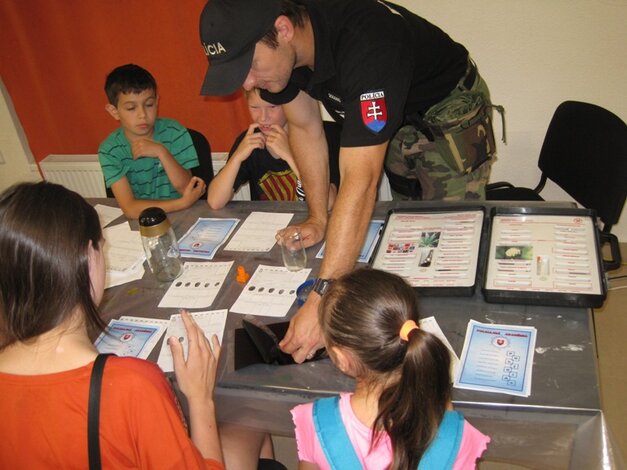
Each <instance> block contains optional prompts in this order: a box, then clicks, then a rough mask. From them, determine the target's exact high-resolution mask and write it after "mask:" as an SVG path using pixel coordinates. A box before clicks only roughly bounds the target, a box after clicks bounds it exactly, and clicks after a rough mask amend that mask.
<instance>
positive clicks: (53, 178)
mask: <svg viewBox="0 0 627 470" xmlns="http://www.w3.org/2000/svg"><path fill="white" fill-rule="evenodd" d="M39 167H40V168H41V172H42V173H43V176H44V179H45V180H46V181H50V182H52V183H58V184H61V185H63V186H65V187H66V188H68V189H71V190H72V191H76V192H77V193H78V194H80V195H81V196H83V197H107V192H106V191H105V185H104V179H103V177H102V170H101V169H100V163H99V162H98V155H48V156H47V157H46V158H44V159H43V160H42V161H41V162H39Z"/></svg>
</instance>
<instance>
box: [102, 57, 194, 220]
mask: <svg viewBox="0 0 627 470" xmlns="http://www.w3.org/2000/svg"><path fill="white" fill-rule="evenodd" d="M105 92H106V94H107V98H108V100H109V103H108V104H107V105H106V106H105V109H106V110H107V112H108V113H109V114H110V115H111V116H112V117H113V118H114V119H115V120H116V121H119V123H120V127H119V128H118V129H116V130H115V131H113V132H112V133H111V134H110V135H109V136H108V137H107V138H106V139H105V140H104V142H102V144H101V145H100V148H99V149H98V158H99V160H100V166H101V167H102V173H103V175H104V179H105V185H106V186H107V187H110V188H111V191H112V192H113V195H114V196H115V199H116V200H117V202H118V205H119V206H120V208H121V209H122V210H123V211H124V215H126V216H127V217H128V218H132V219H136V218H137V217H139V214H140V213H141V211H142V210H144V209H145V208H146V207H155V206H156V207H160V208H162V209H163V210H164V211H166V212H173V211H177V210H181V209H186V208H188V207H189V206H191V205H192V204H193V203H194V202H196V201H197V200H198V198H199V197H200V196H201V195H202V194H203V193H204V191H205V182H204V181H203V180H202V179H201V178H198V177H196V176H192V174H191V171H190V169H191V168H194V167H197V166H198V156H197V155H196V150H195V149H194V145H193V143H192V139H191V137H190V135H189V133H188V132H187V129H186V128H185V127H183V126H182V125H181V124H179V123H178V122H176V121H175V120H173V119H167V118H159V117H157V107H158V103H159V96H158V95H157V84H156V81H155V79H154V78H153V76H152V75H151V74H150V73H149V72H148V71H147V70H145V69H143V68H142V67H139V66H138V65H134V64H126V65H122V66H120V67H117V68H115V69H114V70H113V71H112V72H111V73H110V74H109V75H108V76H107V79H106V82H105Z"/></svg>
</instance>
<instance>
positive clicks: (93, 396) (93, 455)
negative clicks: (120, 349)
mask: <svg viewBox="0 0 627 470" xmlns="http://www.w3.org/2000/svg"><path fill="white" fill-rule="evenodd" d="M109 356H111V354H98V357H96V360H95V361H94V367H93V368H92V370H91V380H90V382H89V404H88V405H87V446H88V447H87V449H88V455H89V469H90V470H100V468H101V463H100V390H101V388H102V374H103V371H104V366H105V362H106V361H107V358H108V357H109Z"/></svg>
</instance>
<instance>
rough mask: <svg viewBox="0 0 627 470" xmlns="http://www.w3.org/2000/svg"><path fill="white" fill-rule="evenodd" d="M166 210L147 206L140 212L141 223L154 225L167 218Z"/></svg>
mask: <svg viewBox="0 0 627 470" xmlns="http://www.w3.org/2000/svg"><path fill="white" fill-rule="evenodd" d="M166 218H167V217H166V215H165V211H164V210H163V209H161V208H160V207H147V208H146V209H144V210H143V211H142V212H141V214H139V225H141V226H142V227H152V226H153V225H158V224H160V223H161V222H163V221H164V220H166Z"/></svg>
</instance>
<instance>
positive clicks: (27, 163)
mask: <svg viewBox="0 0 627 470" xmlns="http://www.w3.org/2000/svg"><path fill="white" fill-rule="evenodd" d="M34 162H35V160H34V158H33V156H32V154H31V153H30V149H29V148H28V144H27V143H26V137H25V135H24V131H23V129H22V126H21V125H20V123H19V121H18V119H17V115H16V114H15V109H13V102H12V101H11V97H10V96H9V93H8V92H7V89H6V87H5V86H4V83H3V82H2V79H1V78H0V191H2V190H4V189H6V188H8V187H9V186H11V185H12V184H13V183H16V182H18V181H39V180H41V176H40V174H39V171H38V170H37V166H36V165H35V163H34Z"/></svg>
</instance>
